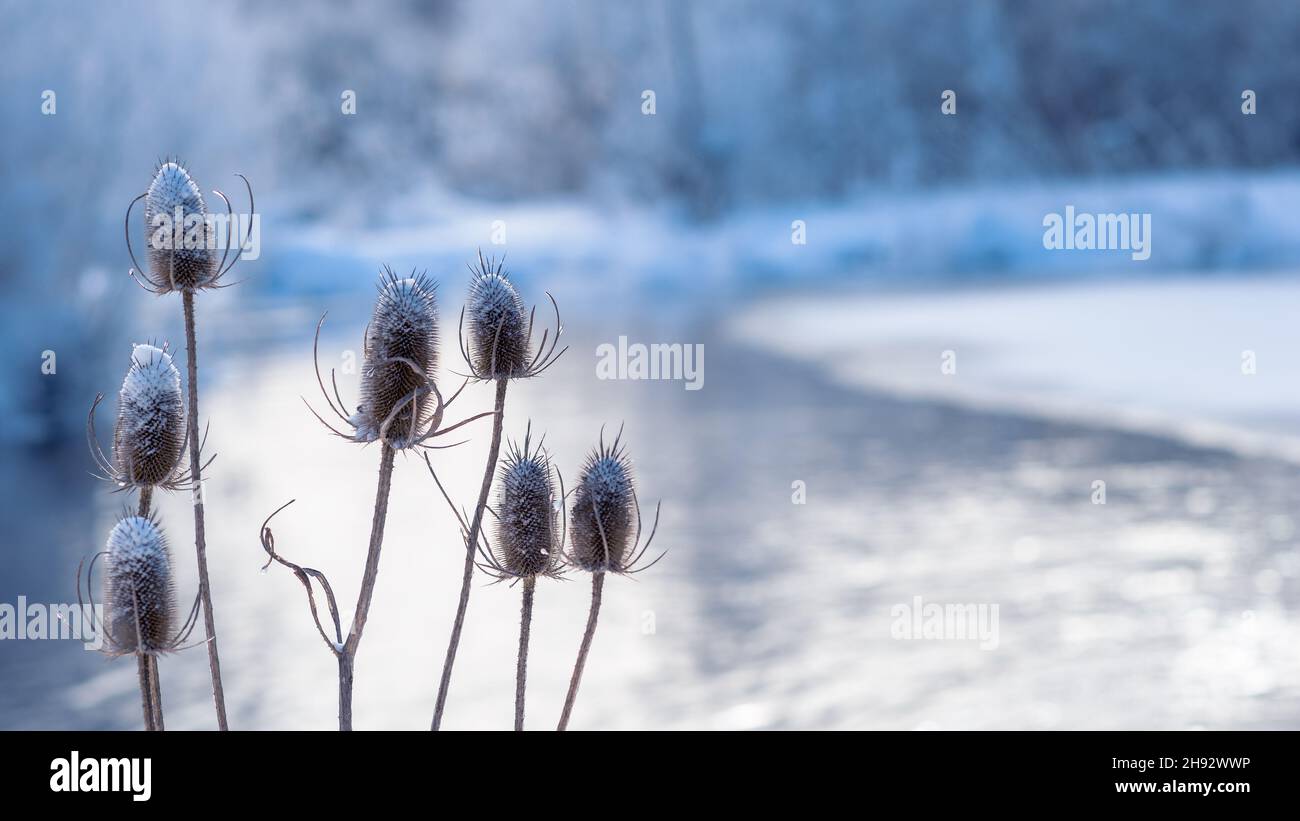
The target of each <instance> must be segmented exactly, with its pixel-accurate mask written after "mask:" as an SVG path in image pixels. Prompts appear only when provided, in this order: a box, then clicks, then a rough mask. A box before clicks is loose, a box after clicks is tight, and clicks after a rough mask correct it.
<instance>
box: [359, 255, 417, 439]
mask: <svg viewBox="0 0 1300 821" xmlns="http://www.w3.org/2000/svg"><path fill="white" fill-rule="evenodd" d="M436 287H437V286H436V285H435V284H434V283H433V282H431V281H430V280H429V279H428V278H427V277H426V276H425V275H424V274H415V273H412V274H411V276H409V277H406V278H405V279H401V278H398V276H397V275H396V274H394V273H393V272H392V270H390V269H388V268H385V269H384V273H383V274H382V275H381V276H380V278H379V298H378V299H376V300H375V311H374V315H373V316H372V317H371V320H370V326H369V328H368V329H367V331H366V340H365V361H364V362H363V363H362V366H361V402H360V404H358V405H357V411H356V413H355V414H353V416H352V419H351V420H350V421H351V422H352V425H353V427H355V428H356V437H355V438H356V440H357V441H358V442H373V441H375V440H376V439H378V438H379V435H380V428H381V427H382V426H383V425H384V421H385V420H386V419H388V417H389V414H391V413H392V412H393V410H394V409H395V408H399V407H400V410H398V411H397V413H396V414H395V415H394V416H393V420H392V421H391V422H390V423H389V426H388V432H387V437H388V444H390V445H392V446H393V447H395V448H402V447H407V446H409V445H410V444H411V442H410V440H411V436H412V433H413V432H414V433H415V435H416V436H418V435H419V430H420V428H421V426H422V425H424V424H425V423H426V422H427V421H428V419H429V417H430V415H431V414H432V412H433V411H434V409H435V408H436V404H437V400H436V399H435V397H434V395H433V392H432V391H430V390H423V391H421V393H420V394H419V396H418V398H417V399H416V400H415V401H414V402H409V401H405V400H407V399H408V398H409V397H410V396H411V395H412V394H413V393H414V392H415V391H416V390H417V389H420V388H425V387H427V386H428V385H429V384H431V383H432V382H433V378H434V372H435V370H436V368H437V364H438V302H437V298H436V294H435V289H436ZM403 402H405V404H403Z"/></svg>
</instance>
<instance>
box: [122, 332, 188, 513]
mask: <svg viewBox="0 0 1300 821" xmlns="http://www.w3.org/2000/svg"><path fill="white" fill-rule="evenodd" d="M184 449H185V399H184V397H183V396H182V395H181V374H180V371H178V370H176V365H175V363H174V362H172V357H171V354H169V353H167V351H166V350H164V349H163V348H156V347H154V346H153V345H136V346H134V348H133V349H132V350H131V365H130V367H128V368H127V371H126V378H125V379H123V380H122V390H121V391H120V392H119V393H118V399H117V425H116V427H115V428H114V430H113V464H114V467H115V468H116V473H117V479H118V481H119V482H121V483H122V484H124V485H128V486H131V487H144V486H156V485H166V484H169V483H170V482H172V481H173V480H174V479H175V474H176V469H177V467H178V466H179V465H180V462H181V456H182V454H183V453H184Z"/></svg>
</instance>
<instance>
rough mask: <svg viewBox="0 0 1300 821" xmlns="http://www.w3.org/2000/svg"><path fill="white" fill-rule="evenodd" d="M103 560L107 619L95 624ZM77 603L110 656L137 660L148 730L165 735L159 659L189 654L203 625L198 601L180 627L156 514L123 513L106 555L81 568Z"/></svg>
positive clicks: (164, 541)
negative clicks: (98, 568)
mask: <svg viewBox="0 0 1300 821" xmlns="http://www.w3.org/2000/svg"><path fill="white" fill-rule="evenodd" d="M100 558H103V559H104V571H103V592H102V601H103V617H102V620H100V621H99V623H98V624H94V618H95V617H94V615H93V614H94V613H95V597H94V592H93V583H92V576H93V574H94V570H95V563H96V561H98V560H99V559H100ZM83 568H84V569H85V571H86V580H85V594H86V595H85V598H84V599H83V598H82V581H81V575H82V570H83ZM87 602H89V605H90V606H89V607H87V606H86V603H87ZM77 603H78V605H79V607H80V609H81V612H83V613H86V612H89V613H91V614H92V615H91V619H92V627H93V628H94V629H95V630H97V632H98V634H99V636H101V637H102V639H103V644H102V648H101V649H102V651H103V652H104V653H105V654H106V655H108V656H110V657H118V656H125V655H134V656H135V657H136V661H137V672H138V674H139V679H140V702H141V708H142V710H143V712H144V723H145V729H147V730H162V729H164V726H163V711H162V688H161V685H160V683H159V678H158V656H160V655H164V654H167V653H171V652H175V651H177V650H181V649H184V647H185V642H186V641H188V640H189V637H190V634H191V633H192V632H193V630H194V627H195V625H196V624H197V623H198V611H199V598H198V597H197V596H195V598H194V606H193V607H191V608H190V612H189V615H188V617H187V618H186V619H185V621H184V622H182V623H179V624H178V623H177V622H178V619H177V612H176V590H175V585H174V582H173V578H172V559H171V551H170V549H169V548H168V546H167V537H166V535H165V534H164V533H163V531H162V528H161V527H159V525H158V520H157V519H156V518H155V516H154V515H153V514H141V515H133V514H131V513H129V512H128V513H124V514H123V515H122V516H121V517H120V518H119V519H118V521H117V523H116V524H115V525H114V526H113V529H112V531H111V532H110V533H109V535H108V544H107V546H106V547H105V549H104V550H102V551H100V552H99V553H96V554H95V555H94V556H92V557H91V559H90V563H89V566H88V567H87V566H86V562H85V560H84V559H83V560H82V563H81V564H80V565H78V567H77Z"/></svg>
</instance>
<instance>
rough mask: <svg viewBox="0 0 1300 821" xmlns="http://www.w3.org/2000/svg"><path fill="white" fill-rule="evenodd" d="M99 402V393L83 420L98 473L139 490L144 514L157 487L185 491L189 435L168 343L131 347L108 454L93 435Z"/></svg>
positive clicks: (120, 487) (123, 487)
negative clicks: (186, 448) (182, 463)
mask: <svg viewBox="0 0 1300 821" xmlns="http://www.w3.org/2000/svg"><path fill="white" fill-rule="evenodd" d="M103 400H104V395H103V394H97V395H96V396H95V401H94V402H93V403H92V404H91V406H90V414H89V416H88V417H87V419H86V437H87V440H88V442H89V444H90V453H91V456H92V457H93V458H94V460H95V464H96V466H97V467H98V468H99V471H100V472H99V473H98V474H96V475H98V476H99V478H101V479H105V480H107V481H109V482H112V483H113V484H114V485H116V489H117V490H119V491H121V490H130V489H132V488H137V489H139V490H140V493H141V497H142V501H143V507H144V511H143V512H148V500H147V498H145V497H146V496H147V495H148V494H151V493H152V490H153V489H154V488H155V487H158V488H162V489H164V490H184V489H186V488H188V487H189V486H190V476H189V471H187V470H184V469H183V468H182V465H181V462H182V461H183V460H184V458H185V445H186V441H187V440H188V437H189V429H188V428H187V427H186V420H185V397H184V395H183V394H182V392H181V375H180V372H179V371H177V370H176V365H175V363H174V362H173V361H172V355H171V353H169V352H168V350H167V345H166V343H164V344H163V345H162V347H157V346H155V345H153V344H149V343H141V344H137V345H134V346H133V347H132V349H131V362H130V365H129V366H128V368H127V372H126V376H125V377H124V378H123V379H122V388H121V390H120V391H118V399H117V407H118V410H117V422H116V424H115V425H114V427H113V446H112V449H111V451H110V452H111V456H106V455H105V454H104V451H103V449H102V448H101V447H100V446H99V442H98V437H97V436H96V433H95V411H96V409H97V408H98V407H99V403H100V402H102V401H103ZM210 462H211V460H209V463H210Z"/></svg>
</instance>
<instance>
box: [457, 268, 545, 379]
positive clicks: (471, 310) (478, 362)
mask: <svg viewBox="0 0 1300 821" xmlns="http://www.w3.org/2000/svg"><path fill="white" fill-rule="evenodd" d="M465 314H466V316H467V317H468V319H469V353H470V364H471V365H473V367H474V371H475V374H476V375H477V376H479V377H480V378H483V379H498V378H501V377H507V378H510V377H516V378H517V377H521V376H524V375H525V374H526V373H527V371H528V365H529V350H528V349H529V343H528V332H529V327H528V325H529V321H528V311H527V310H526V309H525V308H524V301H523V300H522V299H520V297H519V292H518V291H516V290H515V286H514V284H513V283H511V282H510V278H509V275H508V274H507V273H506V272H505V271H503V270H502V263H494V261H493V260H487V261H484V260H483V257H482V256H481V255H480V256H479V267H478V269H477V270H476V271H475V272H474V278H473V279H472V280H470V284H469V297H468V299H467V300H466V302H465Z"/></svg>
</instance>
